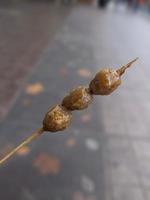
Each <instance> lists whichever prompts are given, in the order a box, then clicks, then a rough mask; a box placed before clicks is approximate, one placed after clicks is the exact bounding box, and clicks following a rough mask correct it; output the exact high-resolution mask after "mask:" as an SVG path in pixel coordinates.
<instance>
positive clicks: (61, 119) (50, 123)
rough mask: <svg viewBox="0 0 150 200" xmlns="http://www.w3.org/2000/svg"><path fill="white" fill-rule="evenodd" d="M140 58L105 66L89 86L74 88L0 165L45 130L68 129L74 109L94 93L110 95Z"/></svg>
mask: <svg viewBox="0 0 150 200" xmlns="http://www.w3.org/2000/svg"><path fill="white" fill-rule="evenodd" d="M137 59H138V58H136V59H134V60H132V61H130V62H129V63H127V64H126V65H123V66H121V67H120V68H119V69H117V70H115V69H112V68H105V69H102V70H100V71H99V72H98V73H97V74H96V76H95V78H94V79H93V80H92V81H91V82H90V84H89V87H84V86H80V87H77V88H75V89H74V90H72V91H71V92H70V93H69V94H68V95H67V96H66V97H65V98H64V99H63V101H62V103H61V104H60V105H59V104H58V105H55V106H54V107H52V108H50V109H49V110H48V112H47V113H46V115H45V117H44V120H43V126H42V128H39V129H38V130H37V131H35V132H34V133H32V134H31V135H30V136H29V137H27V138H26V139H25V140H24V141H23V142H21V143H20V144H19V145H18V146H17V147H15V148H14V149H13V150H11V151H10V152H9V153H8V154H7V155H6V156H4V158H2V159H1V160H0V165H2V164H3V163H4V162H6V161H7V160H8V159H9V158H11V157H12V156H13V155H14V154H15V153H16V152H17V151H18V150H20V149H21V148H22V147H24V146H26V145H27V144H29V143H30V142H32V141H34V140H35V139H37V138H38V137H39V136H41V135H42V134H43V133H44V132H45V131H49V132H57V131H62V130H64V129H66V128H67V127H68V126H69V124H70V122H71V118H72V111H74V110H83V109H85V108H87V107H88V106H89V104H90V103H91V102H92V100H93V95H109V94H111V93H112V92H113V91H114V90H116V89H117V88H118V86H119V85H120V84H121V76H122V75H123V74H124V73H125V71H126V69H127V68H129V67H131V65H132V64H133V63H134V62H135V61H137Z"/></svg>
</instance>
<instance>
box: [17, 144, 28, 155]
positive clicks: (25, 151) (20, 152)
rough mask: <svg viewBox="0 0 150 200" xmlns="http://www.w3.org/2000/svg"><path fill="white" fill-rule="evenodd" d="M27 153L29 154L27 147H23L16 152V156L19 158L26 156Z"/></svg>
mask: <svg viewBox="0 0 150 200" xmlns="http://www.w3.org/2000/svg"><path fill="white" fill-rule="evenodd" d="M29 152H30V148H29V147H28V146H24V147H22V148H21V149H19V150H18V151H17V154H18V155H19V156H26V155H27V154H29Z"/></svg>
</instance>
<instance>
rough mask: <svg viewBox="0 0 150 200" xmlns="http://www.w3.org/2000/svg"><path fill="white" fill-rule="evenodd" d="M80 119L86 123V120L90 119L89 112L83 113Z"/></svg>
mask: <svg viewBox="0 0 150 200" xmlns="http://www.w3.org/2000/svg"><path fill="white" fill-rule="evenodd" d="M81 121H82V122H83V123H87V122H89V121H91V115H90V114H84V115H82V116H81Z"/></svg>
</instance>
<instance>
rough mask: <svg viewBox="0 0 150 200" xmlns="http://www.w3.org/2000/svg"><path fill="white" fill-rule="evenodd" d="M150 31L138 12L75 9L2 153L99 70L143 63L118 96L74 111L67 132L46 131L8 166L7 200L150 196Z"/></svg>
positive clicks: (4, 126)
mask: <svg viewBox="0 0 150 200" xmlns="http://www.w3.org/2000/svg"><path fill="white" fill-rule="evenodd" d="M149 32H150V23H149V19H148V18H145V17H143V16H141V15H139V14H138V13H133V12H131V11H120V10H117V9H111V10H109V9H108V10H99V9H97V8H95V7H89V6H77V7H74V8H72V10H71V11H70V13H69V14H68V16H67V17H66V18H65V20H64V23H63V25H62V26H61V27H60V28H59V29H58V30H57V32H56V34H55V36H54V37H53V39H52V40H50V42H48V43H47V47H45V48H44V51H43V52H42V54H40V56H38V59H37V61H36V66H35V68H34V71H33V72H32V73H31V74H30V75H29V76H28V77H27V78H26V81H25V82H24V85H23V86H22V90H21V91H20V93H19V94H18V97H17V99H16V101H15V103H14V104H13V106H12V108H11V110H10V111H9V113H8V115H7V117H6V118H5V119H4V120H3V121H1V127H0V133H1V134H0V149H1V155H4V154H6V152H8V151H9V150H10V149H12V148H13V147H14V146H15V145H16V144H18V143H19V142H20V141H22V139H24V138H25V137H27V136H29V135H30V133H31V132H33V131H34V130H35V129H37V128H39V127H41V122H42V120H43V116H44V114H45V112H46V111H47V110H48V108H49V107H51V106H52V105H55V104H57V103H60V102H61V100H62V98H63V97H64V96H65V94H66V93H67V92H68V91H69V90H71V89H72V88H75V87H76V86H79V85H88V83H89V81H90V80H91V79H92V78H93V76H94V75H95V73H96V71H98V70H99V69H101V68H102V67H106V66H112V67H114V68H117V67H119V66H120V65H122V64H125V63H127V62H128V61H129V60H130V59H133V58H135V57H137V56H138V57H140V59H139V61H138V62H137V64H135V65H134V67H132V68H131V69H130V70H128V71H127V73H126V75H125V76H124V77H123V82H122V86H121V87H120V88H119V89H118V90H117V91H116V92H114V93H113V94H112V95H110V96H95V100H94V102H93V105H91V106H90V107H89V109H87V110H85V111H82V112H74V113H73V114H74V116H73V120H72V124H71V126H70V127H69V128H68V129H67V130H65V131H64V132H60V133H59V132H58V133H56V134H52V133H45V135H43V136H41V138H39V139H38V140H37V141H35V142H33V143H32V144H31V145H29V146H28V147H25V148H23V149H22V150H20V151H19V152H18V153H17V155H16V156H15V157H14V158H12V159H11V160H9V161H8V162H7V163H6V164H5V165H3V166H1V167H0V177H1V178H0V188H1V189H0V199H5V200H10V199H11V200H12V199H15V200H35V199H36V200H49V199H51V200H100V199H101V200H149V199H150V154H149V152H150V134H149V129H150V128H149V118H150V104H149V100H150V86H149V85H150V84H149V73H150V69H149V63H150V58H149V46H150V39H149Z"/></svg>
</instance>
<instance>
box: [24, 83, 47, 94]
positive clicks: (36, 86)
mask: <svg viewBox="0 0 150 200" xmlns="http://www.w3.org/2000/svg"><path fill="white" fill-rule="evenodd" d="M43 90H44V86H43V84H42V83H40V82H39V83H33V84H29V85H27V87H26V89H25V91H26V93H27V94H29V95H37V94H39V93H41V92H43Z"/></svg>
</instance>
